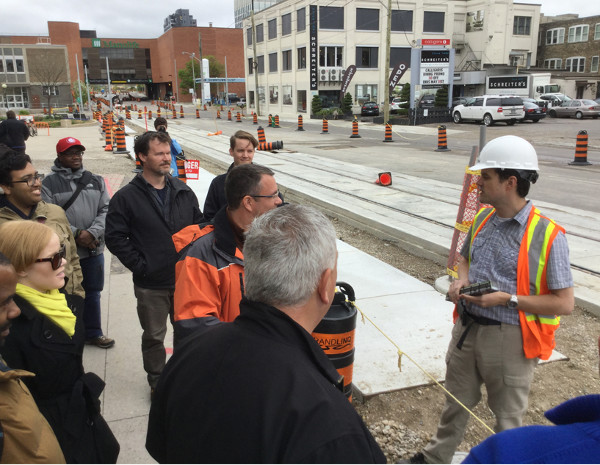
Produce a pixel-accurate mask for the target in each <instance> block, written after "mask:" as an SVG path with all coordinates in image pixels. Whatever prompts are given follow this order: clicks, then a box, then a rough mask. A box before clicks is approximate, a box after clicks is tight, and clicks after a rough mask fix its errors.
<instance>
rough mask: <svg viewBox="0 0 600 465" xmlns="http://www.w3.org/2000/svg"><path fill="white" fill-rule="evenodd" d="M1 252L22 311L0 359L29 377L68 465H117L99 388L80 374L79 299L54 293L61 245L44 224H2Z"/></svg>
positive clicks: (61, 277)
mask: <svg viewBox="0 0 600 465" xmlns="http://www.w3.org/2000/svg"><path fill="white" fill-rule="evenodd" d="M0 252H2V253H3V254H4V255H6V256H7V257H8V258H9V260H10V261H11V262H12V264H13V266H14V268H15V270H16V272H17V277H18V283H17V290H16V295H15V297H14V301H15V303H16V304H17V306H18V307H19V308H20V309H21V315H20V316H19V317H17V318H16V319H15V320H13V323H12V328H11V331H10V334H9V335H8V337H7V338H6V342H5V345H4V347H1V348H0V353H1V354H2V356H3V358H4V359H5V360H6V362H7V364H8V365H9V366H11V367H12V368H21V369H24V370H27V371H31V372H33V373H35V375H36V376H35V377H31V378H28V379H26V380H24V381H25V383H26V384H27V387H28V388H29V390H30V391H31V393H32V395H33V397H34V399H35V401H36V403H37V405H38V407H39V409H40V411H41V412H42V414H43V415H44V416H45V417H46V419H47V420H48V423H50V426H51V427H52V429H53V430H54V434H55V435H56V438H57V439H58V442H59V444H60V446H61V448H62V450H63V454H64V456H65V459H66V460H67V463H116V460H117V456H118V454H119V444H118V442H117V440H116V439H115V437H114V435H113V434H112V432H111V430H110V428H109V427H108V425H107V424H106V422H105V421H104V419H103V418H102V416H101V415H100V401H99V396H100V393H101V392H102V390H103V389H104V381H102V380H101V379H100V378H99V377H98V376H97V375H95V374H94V373H84V371H83V362H82V355H83V347H84V342H85V330H84V327H83V319H82V316H83V315H82V312H83V299H82V298H81V297H79V296H74V295H67V294H64V293H62V292H60V290H59V289H62V288H63V287H64V285H65V272H64V270H65V265H66V263H67V261H66V260H65V247H64V244H61V243H60V240H59V237H58V235H57V234H56V233H55V232H54V231H53V230H52V229H51V228H49V227H48V226H46V225H44V224H41V223H37V222H35V221H9V222H7V223H5V224H3V225H2V226H0Z"/></svg>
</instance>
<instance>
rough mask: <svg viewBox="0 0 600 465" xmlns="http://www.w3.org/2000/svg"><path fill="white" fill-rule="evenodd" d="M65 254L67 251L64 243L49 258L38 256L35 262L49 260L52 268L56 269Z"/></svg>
mask: <svg viewBox="0 0 600 465" xmlns="http://www.w3.org/2000/svg"><path fill="white" fill-rule="evenodd" d="M66 256H67V251H66V249H65V246H64V244H62V245H61V246H60V250H59V251H58V252H56V253H55V254H54V255H52V256H51V257H50V258H38V259H37V260H36V261H35V263H41V262H50V265H51V266H52V269H53V270H58V269H59V268H60V265H61V264H62V259H63V258H65V257H66Z"/></svg>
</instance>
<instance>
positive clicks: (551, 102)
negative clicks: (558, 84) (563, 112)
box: [540, 93, 572, 107]
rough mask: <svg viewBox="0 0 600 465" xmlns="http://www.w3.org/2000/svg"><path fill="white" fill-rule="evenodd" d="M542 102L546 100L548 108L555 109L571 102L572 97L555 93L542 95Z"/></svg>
mask: <svg viewBox="0 0 600 465" xmlns="http://www.w3.org/2000/svg"><path fill="white" fill-rule="evenodd" d="M540 100H545V101H546V102H548V107H555V106H560V105H562V104H563V103H565V102H569V101H570V100H572V99H571V97H569V96H567V95H565V94H561V93H554V94H543V95H540Z"/></svg>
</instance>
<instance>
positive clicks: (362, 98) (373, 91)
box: [354, 84, 377, 105]
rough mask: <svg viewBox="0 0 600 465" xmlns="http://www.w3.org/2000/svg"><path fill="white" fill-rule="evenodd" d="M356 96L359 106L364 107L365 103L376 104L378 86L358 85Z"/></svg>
mask: <svg viewBox="0 0 600 465" xmlns="http://www.w3.org/2000/svg"><path fill="white" fill-rule="evenodd" d="M354 95H355V98H356V100H357V102H358V104H359V105H362V104H363V103H365V102H371V101H372V102H376V101H377V85H374V84H357V85H356V87H355V92H354Z"/></svg>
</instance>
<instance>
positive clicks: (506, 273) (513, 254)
mask: <svg viewBox="0 0 600 465" xmlns="http://www.w3.org/2000/svg"><path fill="white" fill-rule="evenodd" d="M532 207H533V205H532V203H531V201H530V200H529V201H527V204H526V205H525V206H524V207H523V208H522V209H521V211H520V212H519V213H517V214H516V215H515V216H514V217H513V218H499V217H498V216H497V215H496V212H494V214H493V215H492V216H491V217H490V219H489V220H488V221H487V222H486V224H485V225H484V226H483V228H481V231H479V234H477V236H475V240H474V241H473V252H472V254H471V265H470V267H469V282H471V283H479V282H482V281H491V282H492V284H493V285H494V286H495V287H496V288H497V289H498V290H500V291H503V292H507V293H509V294H516V293H517V261H518V258H519V249H520V247H521V240H522V239H523V235H524V234H525V229H526V228H527V220H528V219H529V213H530V212H531V208H532ZM471 234H472V229H470V230H469V233H468V235H467V238H466V239H465V243H464V245H463V248H462V250H461V255H462V256H463V257H465V258H466V259H467V261H468V259H469V246H470V243H471ZM546 282H547V284H548V289H564V288H567V287H572V286H573V276H572V275H571V265H570V263H569V246H568V244H567V238H566V237H565V235H564V234H563V233H562V232H560V233H558V235H557V236H556V239H555V240H554V242H553V243H552V248H551V249H550V255H549V257H548V265H547V273H546ZM468 310H469V312H470V313H472V314H473V315H476V316H483V317H486V318H491V319H493V320H496V321H500V322H502V323H508V324H511V325H518V324H519V312H518V311H517V310H511V309H509V308H507V307H506V306H504V305H497V306H495V307H488V308H483V307H480V306H478V305H474V304H470V305H469V306H468Z"/></svg>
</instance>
